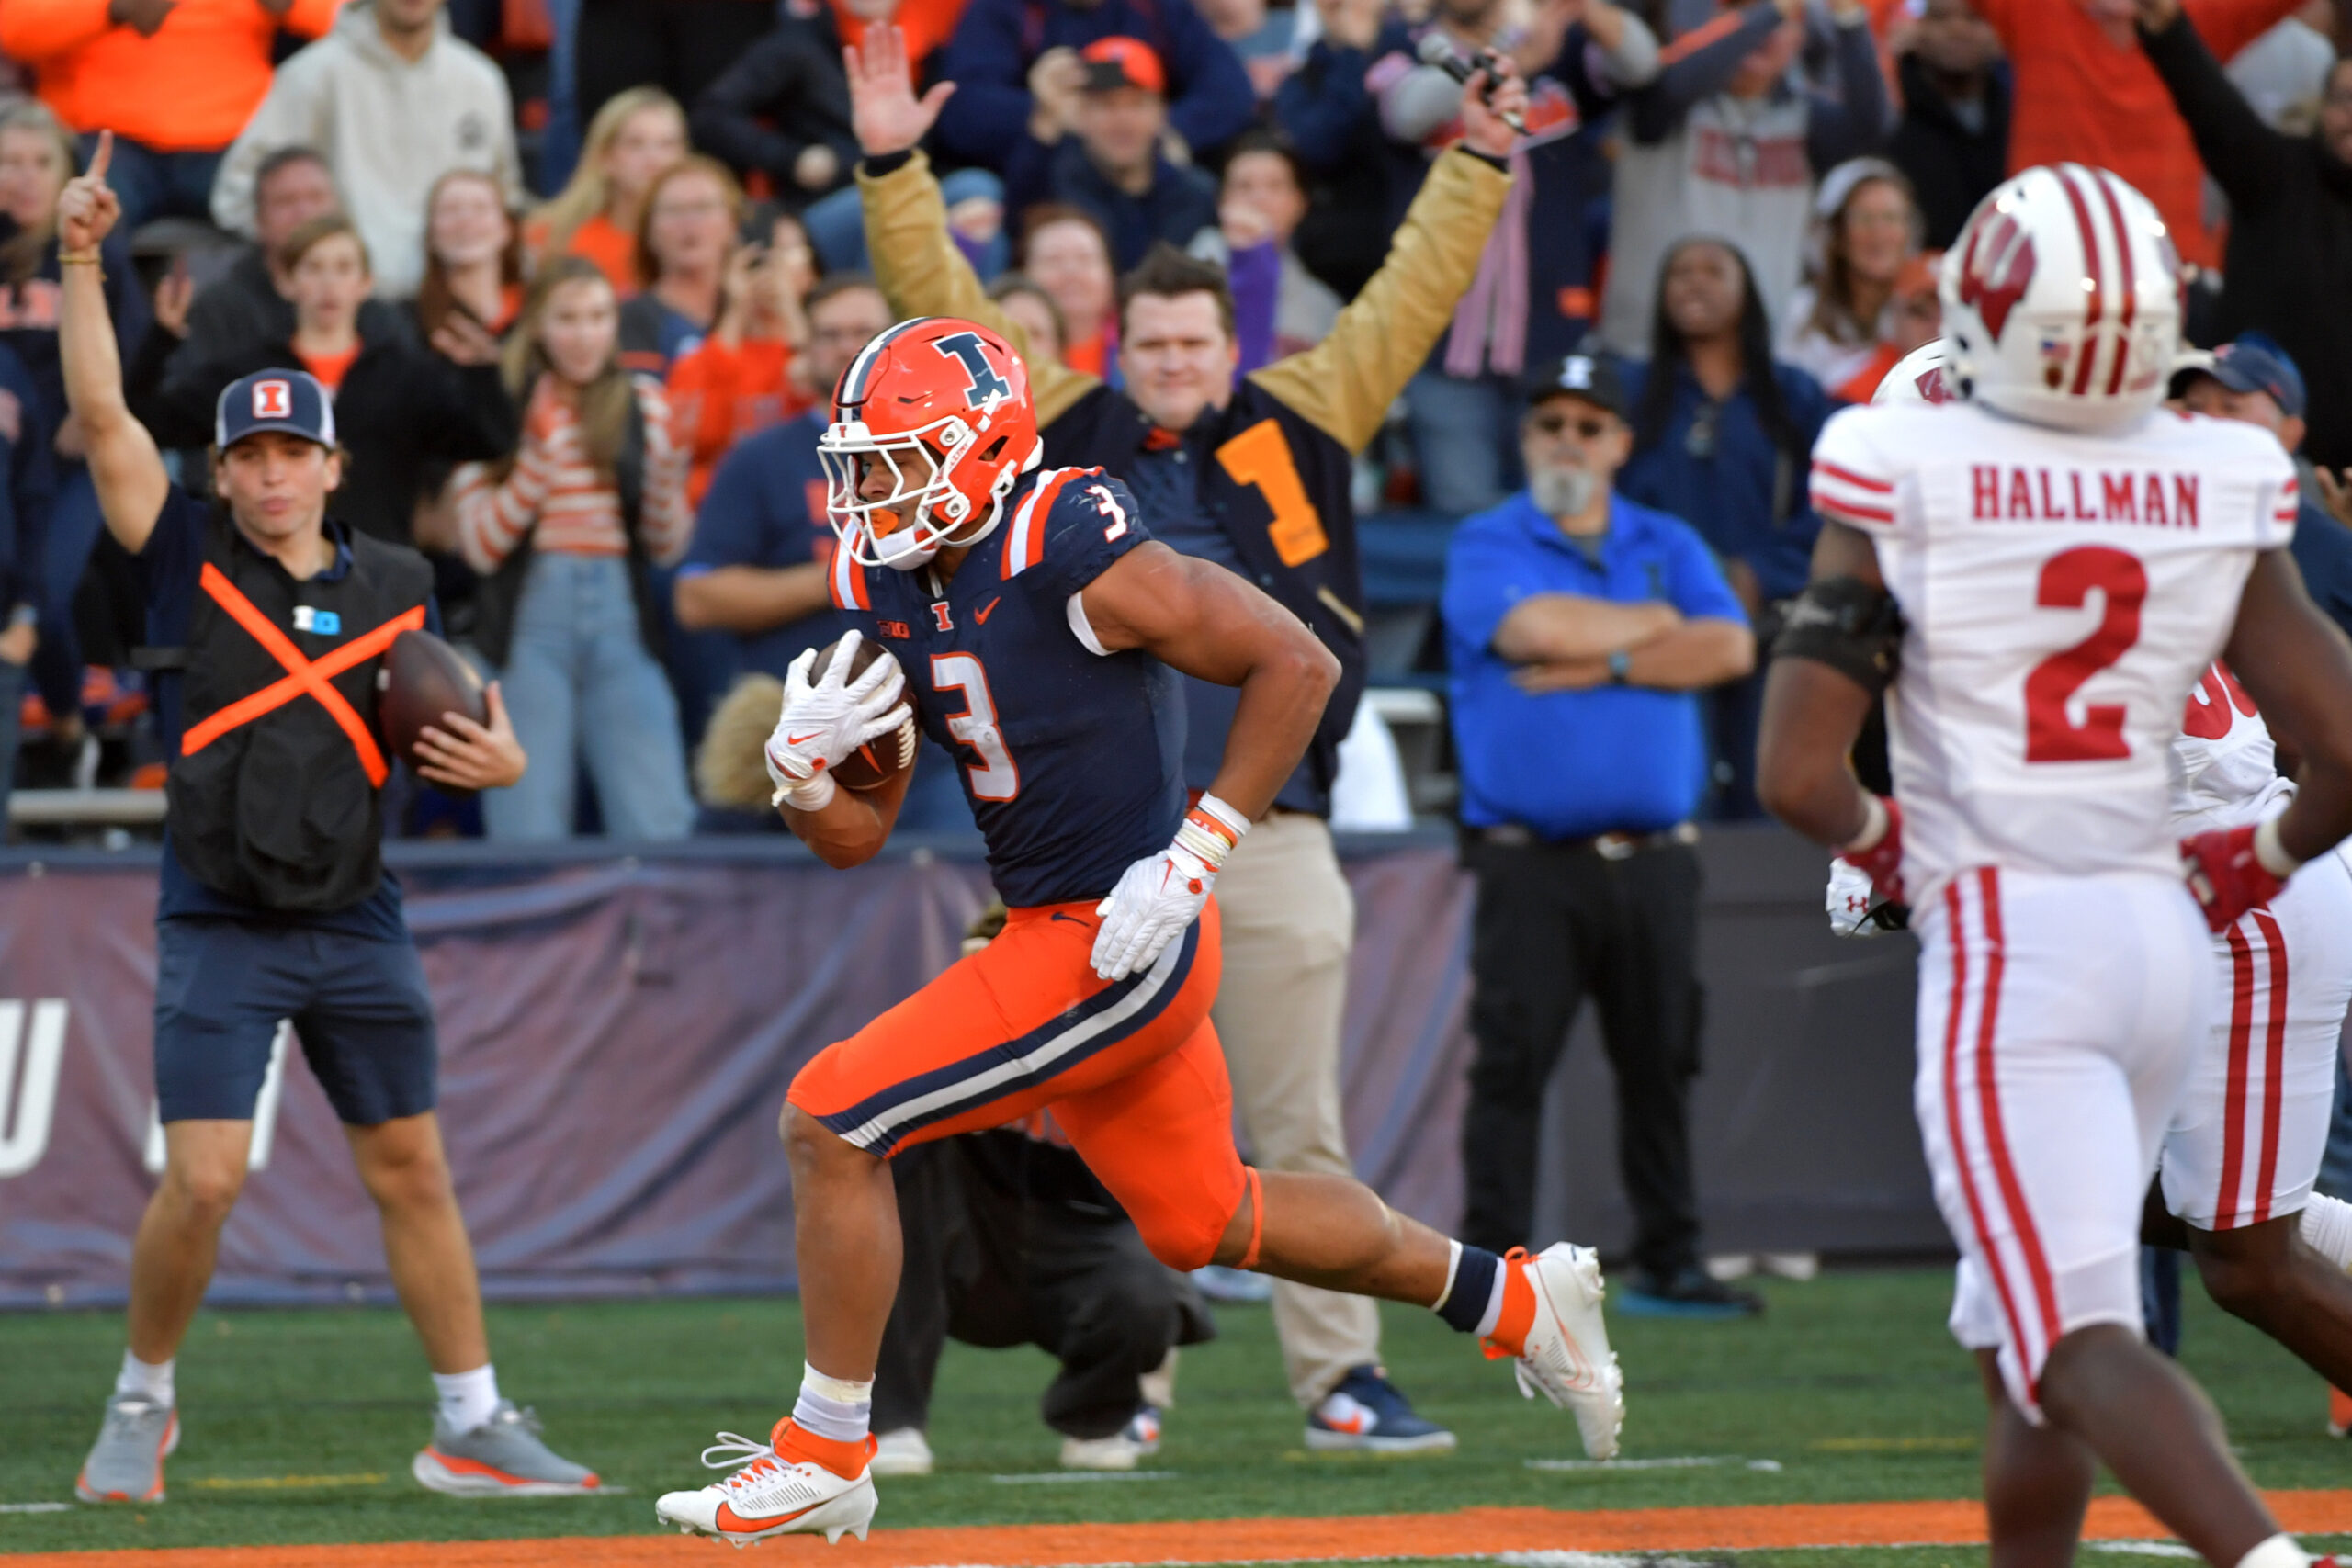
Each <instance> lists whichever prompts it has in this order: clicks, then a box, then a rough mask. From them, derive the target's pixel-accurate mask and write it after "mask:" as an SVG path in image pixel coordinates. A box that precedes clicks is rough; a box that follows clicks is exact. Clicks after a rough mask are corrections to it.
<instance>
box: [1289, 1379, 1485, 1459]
mask: <svg viewBox="0 0 2352 1568" xmlns="http://www.w3.org/2000/svg"><path fill="white" fill-rule="evenodd" d="M1306 1446H1307V1448H1308V1449H1309V1450H1312V1451H1314V1452H1316V1453H1351V1452H1352V1453H1374V1454H1417V1453H1446V1452H1450V1451H1451V1450H1453V1433H1451V1432H1449V1431H1447V1430H1446V1429H1445V1428H1444V1427H1441V1426H1439V1425H1438V1424H1437V1423H1436V1422H1434V1421H1431V1420H1430V1419H1428V1418H1427V1417H1425V1416H1418V1415H1415V1414H1414V1412H1413V1404H1412V1401H1410V1400H1408V1399H1407V1398H1406V1397H1405V1391H1404V1390H1402V1389H1400V1388H1398V1387H1397V1385H1396V1384H1395V1383H1393V1382H1389V1381H1388V1374H1387V1373H1386V1372H1385V1371H1382V1370H1381V1369H1380V1368H1379V1367H1376V1366H1372V1365H1369V1364H1367V1365H1364V1366H1361V1367H1353V1368H1351V1369H1349V1371H1348V1375H1347V1376H1346V1377H1343V1378H1341V1379H1340V1382H1339V1386H1338V1387H1336V1388H1334V1389H1333V1390H1332V1391H1331V1392H1330V1393H1327V1394H1325V1395H1324V1396H1323V1398H1322V1400H1321V1402H1320V1403H1318V1404H1317V1405H1316V1406H1315V1408H1314V1409H1312V1410H1310V1411H1308V1412H1307V1413H1306Z"/></svg>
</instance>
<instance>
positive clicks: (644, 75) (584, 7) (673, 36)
mask: <svg viewBox="0 0 2352 1568" xmlns="http://www.w3.org/2000/svg"><path fill="white" fill-rule="evenodd" d="M778 9H779V7H777V6H775V4H773V3H772V0H579V12H578V16H579V21H578V24H577V26H578V29H579V30H578V33H577V35H576V36H575V38H574V39H573V52H572V82H573V87H574V91H575V93H576V96H577V98H576V101H577V107H576V109H575V111H574V112H576V113H578V114H582V115H595V114H597V113H600V112H601V111H602V110H603V108H604V107H605V105H606V104H608V103H610V102H611V101H612V100H613V99H615V98H616V97H618V96H621V95H622V94H623V93H625V92H627V91H628V90H629V89H630V88H633V87H637V86H639V85H645V84H650V85H653V86H654V87H657V88H660V89H662V91H663V92H664V93H665V94H666V96H669V97H671V98H673V99H674V100H675V101H676V102H678V103H682V104H691V103H693V102H694V101H695V100H696V99H697V98H699V97H701V96H702V95H703V91H704V89H706V88H707V87H708V86H709V85H711V84H712V83H713V82H716V81H717V80H718V78H719V76H720V75H721V74H723V73H725V72H726V71H727V69H728V68H729V66H731V65H733V64H735V63H736V62H738V61H740V60H741V59H742V58H743V57H744V56H745V55H747V54H749V53H750V52H751V51H752V50H753V49H754V48H756V47H758V45H759V43H760V40H761V39H763V37H764V36H765V35H766V34H767V32H768V29H769V28H772V27H774V26H775V19H776V13H777V10H778ZM589 140H590V141H594V133H593V132H592V133H591V134H590V138H589Z"/></svg>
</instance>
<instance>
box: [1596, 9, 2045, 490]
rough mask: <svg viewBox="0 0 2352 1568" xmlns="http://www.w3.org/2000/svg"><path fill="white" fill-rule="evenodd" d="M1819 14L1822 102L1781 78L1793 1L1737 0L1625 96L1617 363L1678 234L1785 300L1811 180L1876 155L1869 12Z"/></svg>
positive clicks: (1610, 327)
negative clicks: (1740, 254)
mask: <svg viewBox="0 0 2352 1568" xmlns="http://www.w3.org/2000/svg"><path fill="white" fill-rule="evenodd" d="M2062 3H2064V0H2062ZM1829 16H1830V21H1831V24H1832V29H1833V32H1834V35H1835V39H1836V64H1837V77H1838V91H1837V93H1836V94H1835V95H1834V96H1833V95H1830V94H1826V93H1821V92H1817V91H1815V90H1812V89H1810V88H1806V87H1804V86H1801V85H1797V84H1796V83H1794V82H1793V81H1792V79H1791V77H1790V66H1791V65H1792V63H1793V62H1794V61H1795V59H1796V54H1797V51H1798V49H1799V48H1800V47H1801V46H1802V45H1803V43H1804V0H1745V3H1743V4H1741V5H1740V6H1737V7H1736V8H1735V9H1732V10H1728V11H1726V12H1725V13H1724V15H1723V17H1720V18H1719V19H1718V20H1717V21H1715V22H1713V23H1711V24H1709V25H1708V26H1707V27H1705V28H1701V29H1699V30H1698V31H1697V32H1694V33H1691V34H1690V35H1687V36H1686V38H1685V39H1679V40H1677V42H1676V44H1675V47H1674V48H1673V50H1671V51H1668V52H1669V54H1670V55H1671V56H1672V57H1673V58H1672V62H1671V63H1670V64H1668V66H1667V67H1666V68H1665V69H1664V70H1663V71H1661V72H1660V73H1658V76H1657V80H1656V81H1654V82H1652V83H1651V84H1650V85H1648V86H1646V87H1644V88H1642V89H1641V90H1640V91H1639V92H1637V93H1634V95H1633V96H1631V98H1630V99H1628V101H1627V105H1626V130H1627V135H1626V140H1625V146H1624V150H1623V152H1622V153H1620V155H1619V156H1618V159H1617V169H1616V181H1615V197H1614V199H1613V201H1612V203H1611V210H1612V212H1613V214H1614V219H1613V227H1612V230H1611V236H1610V261H1609V282H1608V288H1607V292H1606V293H1605V295H1604V296H1603V299H1602V301H1601V309H1600V334H1601V337H1602V339H1603V340H1604V341H1605V342H1606V343H1607V344H1608V345H1609V346H1610V347H1611V349H1613V350H1615V351H1616V352H1617V353H1619V354H1621V355H1638V354H1641V353H1643V352H1644V351H1645V349H1646V348H1647V346H1648V344H1646V343H1645V338H1646V337H1647V335H1648V333H1649V329H1650V322H1651V321H1652V319H1653V317H1654V314H1655V310H1654V306H1655V300H1654V299H1653V294H1652V291H1653V290H1654V289H1655V288H1656V287H1657V279H1658V276H1659V274H1660V269H1659V266H1658V263H1659V260H1660V259H1661V258H1662V257H1663V256H1664V255H1665V254H1666V252H1667V249H1668V246H1670V245H1672V244H1673V243H1675V242H1677V241H1678V240H1680V239H1682V238H1685V237H1686V236H1689V235H1691V234H1724V235H1729V236H1731V237H1732V238H1733V239H1735V240H1736V241H1737V242H1738V243H1739V244H1740V246H1741V247H1742V249H1743V250H1745V252H1746V253H1747V265H1749V266H1750V267H1751V268H1753V269H1754V271H1755V273H1756V281H1757V284H1758V287H1759V288H1761V289H1762V290H1763V297H1764V299H1766V300H1767V301H1768V302H1770V303H1773V304H1777V303H1779V302H1781V301H1783V300H1786V299H1788V297H1789V296H1790V295H1791V294H1792V293H1793V292H1795V290H1796V286H1797V270H1798V265H1799V261H1800V258H1801V257H1802V256H1803V254H1804V231H1805V225H1806V223H1807V222H1808V221H1810V220H1811V218H1812V215H1813V184H1814V180H1815V177H1816V176H1817V175H1821V174H1823V173H1826V171H1828V170H1830V169H1832V168H1835V167H1836V166H1837V165H1838V164H1842V163H1844V162H1845V161H1846V160H1847V159H1849V158H1856V157H1860V156H1861V155H1862V154H1863V153H1866V152H1875V151H1877V150H1878V148H1879V146H1880V144H1881V143H1882V142H1883V141H1884V140H1885V133H1886V125H1887V118H1888V115H1887V104H1886V80H1885V78H1884V77H1883V76H1881V75H1880V74H1879V68H1878V51H1877V49H1876V46H1875V45H1874V44H1873V42H1872V40H1871V29H1870V17H1869V14H1868V13H1867V12H1865V11H1864V10H1863V8H1862V6H1861V0H1831V4H1830V7H1829ZM1668 510H1669V511H1670V510H1672V509H1671V508H1668Z"/></svg>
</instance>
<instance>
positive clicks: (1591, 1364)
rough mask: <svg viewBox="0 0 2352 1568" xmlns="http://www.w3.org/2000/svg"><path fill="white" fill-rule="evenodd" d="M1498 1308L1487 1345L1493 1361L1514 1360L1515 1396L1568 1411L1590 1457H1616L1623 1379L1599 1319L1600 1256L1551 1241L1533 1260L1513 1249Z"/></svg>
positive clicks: (1602, 1288)
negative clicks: (1542, 1400) (1541, 1400)
mask: <svg viewBox="0 0 2352 1568" xmlns="http://www.w3.org/2000/svg"><path fill="white" fill-rule="evenodd" d="M1503 1267H1504V1268H1505V1269H1509V1270H1510V1274H1509V1275H1508V1277H1507V1278H1506V1279H1505V1280H1504V1282H1503V1310H1502V1316H1501V1318H1500V1319H1499V1320H1498V1322H1497V1323H1496V1325H1495V1332H1494V1333H1493V1334H1492V1335H1491V1336H1489V1337H1488V1338H1487V1341H1486V1347H1487V1355H1488V1356H1489V1357H1492V1358H1494V1359H1501V1358H1503V1357H1505V1356H1510V1357H1515V1358H1517V1363H1516V1364H1517V1368H1518V1372H1519V1392H1520V1393H1522V1394H1524V1395H1526V1396H1527V1397H1528V1398H1530V1399H1532V1398H1534V1397H1535V1396H1536V1395H1537V1394H1539V1393H1540V1394H1542V1395H1543V1396H1544V1398H1546V1399H1548V1400H1550V1401H1551V1402H1552V1403H1553V1404H1556V1405H1558V1406H1560V1407H1561V1408H1562V1409H1564V1410H1567V1411H1569V1412H1571V1413H1573V1414H1574V1415H1575V1416H1576V1418H1577V1431H1578V1433H1579V1434H1581V1435H1582V1437H1583V1438H1584V1451H1585V1452H1586V1454H1588V1455H1589V1456H1590V1457H1591V1458H1593V1459H1614V1458H1616V1457H1617V1434H1618V1431H1619V1430H1620V1429H1621V1428H1622V1427H1623V1426H1624V1425H1625V1376H1624V1373H1623V1372H1622V1371H1619V1370H1618V1367H1617V1356H1616V1353H1615V1352H1614V1351H1612V1350H1611V1349H1610V1348H1609V1328H1608V1325H1606V1324H1604V1323H1603V1322H1602V1321H1601V1317H1600V1299H1601V1297H1602V1296H1603V1295H1604V1294H1606V1293H1607V1288H1606V1287H1605V1286H1603V1285H1602V1284H1601V1282H1600V1255H1599V1254H1598V1253H1596V1252H1594V1251H1593V1250H1592V1248H1590V1247H1572V1246H1570V1245H1569V1244H1568V1243H1566V1242H1565V1241H1563V1242H1555V1243H1554V1244H1553V1245H1552V1246H1550V1247H1546V1248H1544V1250H1543V1251H1542V1252H1540V1253H1537V1254H1536V1255H1535V1256H1533V1257H1532V1258H1531V1257H1529V1256H1528V1254H1527V1251H1526V1249H1525V1248H1523V1247H1513V1248H1512V1249H1511V1250H1510V1255H1509V1256H1508V1257H1506V1258H1504V1259H1503Z"/></svg>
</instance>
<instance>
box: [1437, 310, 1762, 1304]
mask: <svg viewBox="0 0 2352 1568" xmlns="http://www.w3.org/2000/svg"><path fill="white" fill-rule="evenodd" d="M1520 443H1521V453H1522V455H1523V456H1524V457H1525V459H1526V465H1527V478H1528V488H1527V489H1526V490H1524V491H1521V492H1520V493H1519V494H1517V495H1515V496H1513V497H1511V498H1510V500H1509V501H1507V502H1503V504H1502V505H1500V506H1498V507H1496V508H1495V509H1494V510H1493V511H1491V512H1484V513H1479V514H1478V515H1476V516H1475V517H1472V518H1470V519H1468V520H1467V521H1465V522H1464V524H1463V525H1462V527H1461V529H1460V531H1459V532H1457V533H1456V534H1455V535H1454V538H1453V549H1452V551H1451V552H1450V553H1449V555H1448V558H1447V560H1446V573H1445V599H1444V610H1445V625H1446V647H1447V655H1448V660H1449V662H1450V664H1451V666H1452V669H1453V735H1454V745H1455V749H1456V750H1457V751H1458V753H1459V754H1460V757H1461V766H1462V823H1463V829H1464V859H1465V861H1466V862H1467V863H1468V865H1469V867H1470V869H1471V871H1472V872H1473V874H1476V877H1477V882H1478V903H1477V912H1476V920H1475V925H1474V928H1473V935H1472V939H1471V954H1470V964H1471V976H1472V980H1473V984H1474V987H1475V990H1474V993H1473V998H1472V1001H1471V1009H1470V1022H1471V1032H1472V1033H1473V1034H1474V1035H1475V1037H1476V1056H1475V1057H1474V1058H1473V1060H1472V1064H1471V1068H1470V1105H1469V1109H1468V1111H1467V1112H1466V1113H1465V1115H1464V1120H1463V1129H1462V1151H1463V1167H1464V1176H1465V1178H1466V1181H1467V1187H1468V1199H1467V1213H1465V1215H1464V1220H1463V1238H1464V1242H1465V1244H1475V1245H1476V1246H1479V1247H1503V1248H1509V1247H1516V1246H1520V1245H1522V1244H1523V1243H1525V1242H1526V1240H1527V1239H1528V1235H1529V1233H1530V1230H1531V1228H1532V1222H1533V1219H1534V1207H1535V1195H1534V1179H1533V1173H1534V1170H1535V1156H1536V1134H1537V1129H1538V1126H1539V1123H1540V1122H1541V1121H1542V1116H1543V1103H1544V1083H1545V1080H1546V1079H1548V1078H1549V1077H1551V1075H1552V1069H1553V1067H1554V1066H1555V1064H1557V1062H1558V1061H1559V1057H1560V1051H1561V1048H1562V1047H1563V1046H1564V1045H1566V1043H1567V1037H1568V1029H1569V1026H1570V1025H1571V1024H1572V1023H1573V1022H1574V1021H1575V1020H1576V1013H1577V1008H1578V1006H1580V1005H1581V1004H1582V1002H1583V1000H1584V998H1585V995H1586V994H1587V993H1588V992H1590V993H1591V994H1592V995H1593V996H1594V997H1595V998H1596V999H1597V1000H1598V1002H1599V1004H1600V1024H1601V1036H1602V1039H1603V1041H1604V1043H1605V1044H1606V1046H1607V1049H1608V1052H1609V1059H1610V1066H1611V1069H1612V1071H1613V1072H1614V1074H1615V1077H1616V1082H1617V1114H1618V1140H1617V1141H1618V1154H1619V1160H1620V1163H1621V1166H1622V1168H1623V1173H1624V1180H1625V1188H1626V1191H1627V1194H1628V1196H1630V1197H1631V1199H1632V1201H1633V1205H1634V1218H1635V1224H1636V1234H1635V1237H1634V1266H1635V1272H1634V1276H1633V1280H1632V1288H1631V1289H1630V1290H1627V1291H1625V1292H1623V1293H1622V1294H1621V1296H1620V1298H1619V1303H1618V1304H1619V1308H1620V1310H1621V1311H1636V1312H1638V1311H1645V1310H1646V1311H1650V1312H1654V1313H1674V1314H1688V1315H1697V1316H1736V1315H1743V1314H1752V1313H1755V1312H1757V1311H1759V1310H1761V1303H1758V1301H1757V1299H1756V1298H1755V1297H1753V1296H1750V1295H1747V1294H1746V1293H1745V1292H1736V1291H1732V1290H1729V1289H1727V1288H1726V1287H1724V1286H1723V1285H1720V1284H1718V1283H1717V1282H1716V1281H1715V1280H1713V1279H1712V1278H1710V1277H1709V1276H1708V1274H1707V1272H1706V1270H1705V1269H1702V1267H1701V1266H1700V1262H1699V1248H1698V1242H1699V1213H1698V1198H1697V1194H1696V1191H1695V1190H1694V1187H1693V1184H1692V1181H1691V1143H1690V1130H1689V1116H1688V1099H1689V1088H1690V1081H1691V1077H1693V1075H1695V1073H1696V1072H1697V1070H1698V1065H1699V1009H1698V1000H1699V976H1698V942H1699V863H1698V858H1697V856H1696V855H1695V854H1693V853H1692V852H1691V840H1693V838H1694V837H1695V834H1694V832H1693V830H1692V829H1691V821H1690V819H1691V813H1692V811H1693V810H1694V809H1695V808H1696V807H1697V806H1698V803H1699V797H1700V794H1701V792H1702V789H1703V788H1704V786H1705V784H1706V776H1707V741H1706V732H1705V726H1704V723H1703V721H1702V716H1701V715H1700V711H1699V697H1698V694H1699V693H1700V692H1702V691H1703V690H1704V689H1705V688H1707V687H1710V686H1713V685H1717V684H1720V683H1721V682H1725V681H1736V680H1738V679H1739V678H1740V677H1742V676H1744V675H1746V674H1747V672H1748V671H1750V670H1751V669H1752V668H1754V666H1755V662H1756V639H1755V637H1754V636H1753V635H1752V634H1751V633H1750V632H1749V630H1748V626H1747V616H1746V615H1745V614H1744V613H1743V612H1742V610H1741V608H1740V603H1739V599H1738V597H1737V595H1736V594H1735V593H1734V592H1732V589H1731V585H1730V583H1729V582H1727V581H1725V580H1724V573H1723V570H1722V569H1721V567H1720V566H1718V565H1717V563H1716V561H1715V558H1714V557H1713V554H1711V553H1710V552H1709V550H1708V548H1707V546H1706V544H1705V543H1704V542H1703V541H1702V539H1701V538H1700V537H1699V535H1698V533H1697V532H1696V531H1695V530H1694V529H1692V528H1691V527H1690V526H1689V525H1686V524H1684V523H1681V522H1679V521H1678V520H1676V519H1675V518H1672V517H1669V516H1668V515H1666V514H1665V513H1660V512H1652V511H1650V510H1649V509H1647V508H1646V507H1642V506H1637V505H1635V504H1634V503H1633V502H1629V501H1626V500H1625V499H1623V497H1622V496H1619V495H1616V494H1615V493H1613V491H1612V490H1611V486H1612V484H1613V482H1614V480H1615V479H1616V476H1617V471H1618V469H1619V468H1621V467H1623V464H1624V462H1625V460H1626V458H1627V457H1629V456H1630V455H1631V452H1632V448H1633V433H1632V430H1631V429H1630V427H1628V425H1627V424H1626V423H1625V391H1624V387H1623V383H1622V382H1621V381H1620V379H1619V378H1618V375H1617V371H1616V367H1615V366H1614V365H1613V364H1612V363H1611V361H1609V360H1608V359H1606V358H1603V357H1600V356H1598V355H1586V354H1582V353H1578V354H1572V355H1568V356H1567V357H1566V359H1564V360H1561V361H1558V362H1556V363H1555V364H1554V365H1553V366H1552V367H1550V368H1549V370H1548V371H1547V372H1546V373H1545V374H1544V375H1543V376H1542V377H1541V378H1539V379H1538V380H1537V381H1536V382H1534V383H1533V386H1532V390H1531V392H1530V395H1529V398H1528V408H1527V413H1526V417H1525V418H1524V419H1523V421H1522V422H1521V427H1520Z"/></svg>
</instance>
